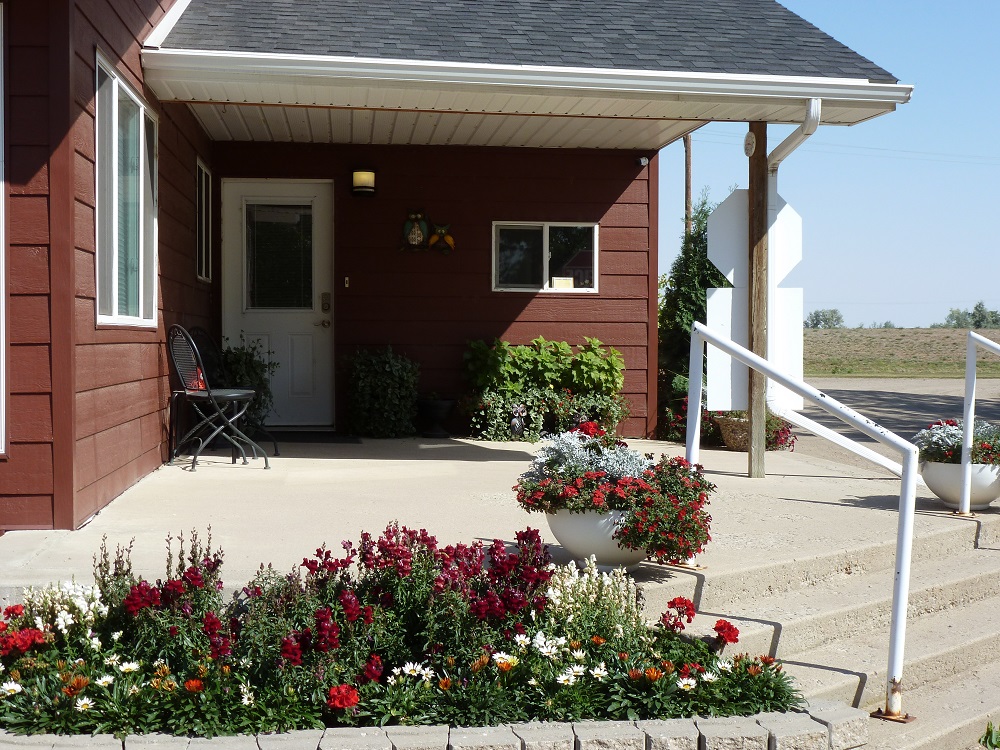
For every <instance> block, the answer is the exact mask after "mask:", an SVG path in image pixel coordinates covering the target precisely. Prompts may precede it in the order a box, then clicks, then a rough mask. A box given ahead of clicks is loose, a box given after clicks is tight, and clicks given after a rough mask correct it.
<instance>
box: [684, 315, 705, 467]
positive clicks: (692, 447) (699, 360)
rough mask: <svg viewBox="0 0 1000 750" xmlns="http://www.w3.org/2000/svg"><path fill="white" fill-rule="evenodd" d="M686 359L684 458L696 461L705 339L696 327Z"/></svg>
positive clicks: (699, 436)
mask: <svg viewBox="0 0 1000 750" xmlns="http://www.w3.org/2000/svg"><path fill="white" fill-rule="evenodd" d="M690 352H691V353H690V358H689V359H688V403H687V436H686V442H687V446H686V449H685V451H684V458H686V459H687V460H688V462H689V463H692V464H696V463H698V458H699V451H700V449H701V392H702V379H703V377H704V372H705V340H704V339H703V338H702V336H701V333H699V332H698V330H697V329H695V328H692V329H691V350H690Z"/></svg>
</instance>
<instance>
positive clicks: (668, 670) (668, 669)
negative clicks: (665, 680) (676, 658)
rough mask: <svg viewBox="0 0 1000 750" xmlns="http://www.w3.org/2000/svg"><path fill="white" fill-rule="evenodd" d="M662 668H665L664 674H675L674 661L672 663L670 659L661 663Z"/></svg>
mask: <svg viewBox="0 0 1000 750" xmlns="http://www.w3.org/2000/svg"><path fill="white" fill-rule="evenodd" d="M660 666H661V667H663V673H664V674H673V673H674V663H673V662H672V661H670V660H669V659H664V660H663V661H661V662H660Z"/></svg>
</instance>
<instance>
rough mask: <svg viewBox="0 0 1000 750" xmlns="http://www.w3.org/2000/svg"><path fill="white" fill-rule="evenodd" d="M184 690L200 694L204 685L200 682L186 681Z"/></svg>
mask: <svg viewBox="0 0 1000 750" xmlns="http://www.w3.org/2000/svg"><path fill="white" fill-rule="evenodd" d="M184 689H185V690H187V691H188V692H189V693H200V692H202V691H204V690H205V683H204V682H202V681H201V680H187V681H186V682H185V683H184Z"/></svg>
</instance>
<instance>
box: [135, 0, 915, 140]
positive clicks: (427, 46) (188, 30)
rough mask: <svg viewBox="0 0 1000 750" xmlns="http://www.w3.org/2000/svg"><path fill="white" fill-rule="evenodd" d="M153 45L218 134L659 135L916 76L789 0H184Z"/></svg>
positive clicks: (183, 98)
mask: <svg viewBox="0 0 1000 750" xmlns="http://www.w3.org/2000/svg"><path fill="white" fill-rule="evenodd" d="M142 57H143V67H144V70H145V79H146V82H147V84H148V85H149V86H150V88H151V89H152V90H153V91H154V93H155V94H156V95H157V96H158V97H159V98H160V99H161V100H164V101H180V102H188V103H189V105H190V106H191V108H192V110H193V111H194V113H195V115H196V117H197V118H198V119H199V120H200V121H201V123H202V124H203V125H204V127H205V129H206V131H207V132H208V133H209V135H210V136H212V137H213V138H215V139H217V140H262V141H304V142H329V143H377V144H397V143H398V144H427V145H435V144H454V145H459V144H461V145H486V146H535V147H582V148H620V149H637V150H648V149H656V148H659V147H661V146H663V145H666V144H667V143H669V142H670V141H672V140H675V139H676V138H678V137H680V136H681V135H683V134H685V133H687V132H690V131H691V130H694V129H696V128H698V127H700V126H701V125H703V124H705V123H706V122H710V121H750V120H763V121H767V122H777V123H800V122H802V120H803V118H804V115H805V111H806V103H807V101H808V100H809V99H814V98H817V99H821V100H822V102H823V106H822V111H823V122H824V123H825V124H839V125H853V124H855V123H858V122H861V121H863V120H866V119H869V118H872V117H876V116H878V115H881V114H884V113H886V112H890V111H892V110H893V109H895V106H896V105H897V104H900V103H904V102H906V101H907V100H908V99H909V96H910V93H911V91H912V87H911V86H907V85H900V84H899V83H898V82H897V80H896V79H895V78H894V77H893V76H892V75H891V74H890V73H888V72H887V71H885V70H884V69H882V68H881V67H879V66H877V65H875V64H874V63H872V62H871V61H869V60H867V59H866V58H864V57H862V56H861V55H859V54H857V53H856V52H854V51H852V50H850V49H849V48H848V47H846V46H844V45H843V44H841V43H840V42H837V41H836V40H835V39H833V38H832V37H830V36H829V35H827V34H825V33H824V32H822V31H820V30H819V29H817V28H816V27H815V26H812V25H811V24H809V23H807V22H806V21H804V20H803V19H801V18H800V17H799V16H797V15H795V14H794V13H792V12H791V11H788V10H787V9H785V8H784V7H782V6H781V5H779V4H778V3H776V2H774V0H698V1H697V2H695V1H694V0H551V1H547V2H541V1H539V0H492V2H489V3H487V2H480V1H479V0H451V1H450V2H442V3H438V4H425V3H422V4H419V5H418V4H417V3H416V2H415V0H338V2H334V3H329V2H328V1H327V0H295V2H294V3H292V2H291V1H290V0H285V1H284V2H274V1H273V0H194V2H191V0H179V1H178V2H177V3H176V4H175V5H174V6H173V8H172V10H171V11H170V12H169V13H168V14H167V16H166V17H165V18H164V20H163V21H162V22H161V23H160V24H159V25H158V26H157V28H156V29H154V31H153V32H152V34H151V35H150V37H149V38H148V39H147V41H146V46H145V47H144V49H143V53H142Z"/></svg>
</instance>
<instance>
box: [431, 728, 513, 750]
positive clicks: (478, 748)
mask: <svg viewBox="0 0 1000 750" xmlns="http://www.w3.org/2000/svg"><path fill="white" fill-rule="evenodd" d="M448 748H449V750H521V738H520V737H518V736H517V735H515V734H514V732H513V731H511V728H510V727H508V726H499V727H461V728H457V729H452V730H451V733H450V734H449V736H448Z"/></svg>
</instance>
